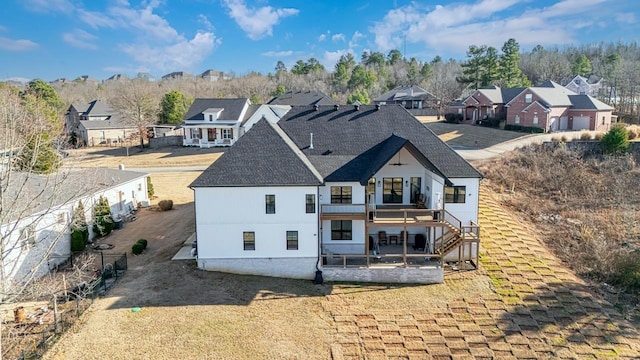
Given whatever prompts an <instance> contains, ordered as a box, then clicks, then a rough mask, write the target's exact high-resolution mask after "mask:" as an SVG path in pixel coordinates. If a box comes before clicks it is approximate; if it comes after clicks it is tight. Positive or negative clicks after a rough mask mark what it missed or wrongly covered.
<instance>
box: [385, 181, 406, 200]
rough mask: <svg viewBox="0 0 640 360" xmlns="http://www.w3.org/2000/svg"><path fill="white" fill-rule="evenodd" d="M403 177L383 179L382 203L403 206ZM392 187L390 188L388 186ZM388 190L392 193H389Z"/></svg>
mask: <svg viewBox="0 0 640 360" xmlns="http://www.w3.org/2000/svg"><path fill="white" fill-rule="evenodd" d="M402 180H403V179H402V178H401V177H392V178H391V177H386V178H382V203H384V204H402V191H403V184H402ZM389 185H390V188H388V186H389ZM387 190H389V191H390V192H389V193H387Z"/></svg>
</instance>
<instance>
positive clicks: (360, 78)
mask: <svg viewBox="0 0 640 360" xmlns="http://www.w3.org/2000/svg"><path fill="white" fill-rule="evenodd" d="M375 82H376V74H375V73H374V72H373V71H370V70H367V69H365V68H364V67H363V66H362V65H356V67H355V68H353V73H352V74H351V78H350V79H349V83H348V84H347V85H348V87H349V89H360V90H369V89H371V87H372V86H373V84H374V83H375Z"/></svg>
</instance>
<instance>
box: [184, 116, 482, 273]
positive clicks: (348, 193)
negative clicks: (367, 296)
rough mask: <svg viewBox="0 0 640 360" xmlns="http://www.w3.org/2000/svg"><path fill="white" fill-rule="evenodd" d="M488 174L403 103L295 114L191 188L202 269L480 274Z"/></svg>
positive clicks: (237, 149) (254, 135)
mask: <svg viewBox="0 0 640 360" xmlns="http://www.w3.org/2000/svg"><path fill="white" fill-rule="evenodd" d="M481 177H482V176H481V174H480V173H479V172H478V171H477V170H475V169H474V168H473V167H472V166H471V165H470V164H469V163H468V162H466V161H465V160H464V159H462V158H461V157H460V156H459V155H458V154H457V153H456V152H455V151H453V150H452V149H451V148H450V147H449V146H448V145H446V144H445V143H443V142H442V141H441V140H440V139H439V138H438V137H437V136H436V135H435V134H434V133H433V132H431V131H430V130H429V129H427V128H426V127H425V126H424V125H423V124H421V123H420V122H419V121H417V120H416V119H415V118H414V117H413V116H412V115H411V114H410V113H408V112H407V111H406V110H405V109H404V108H402V107H401V106H396V105H388V106H379V105H378V106H299V107H293V108H292V109H291V110H290V111H289V112H288V113H287V114H286V115H285V116H284V117H283V118H282V119H280V121H278V122H277V123H272V122H269V121H265V120H262V121H258V122H257V123H256V124H255V125H254V126H253V128H252V130H251V131H249V132H247V133H246V134H245V135H244V136H243V138H242V139H240V140H239V141H238V142H237V143H236V145H234V147H232V148H231V149H230V150H229V151H227V152H226V153H225V154H224V155H222V157H221V158H220V159H218V160H217V161H216V162H215V163H213V164H212V165H211V166H210V167H209V168H208V169H207V170H206V171H204V172H203V173H202V175H201V176H200V177H198V178H197V179H196V180H195V181H194V182H193V183H192V184H191V187H192V188H193V190H194V197H195V209H196V237H197V259H198V260H197V261H198V266H199V267H200V268H203V269H207V270H215V271H228V272H234V273H249V274H258V275H267V276H279V277H292V278H313V277H314V276H315V274H316V271H321V272H322V273H323V274H324V278H325V279H328V280H343V281H377V282H414V283H433V282H441V281H442V280H443V276H444V275H443V274H444V272H443V269H444V267H445V266H446V264H447V263H448V262H455V263H456V264H457V266H464V267H469V266H474V267H475V266H477V255H478V246H479V227H478V225H477V219H478V192H479V182H480V179H481Z"/></svg>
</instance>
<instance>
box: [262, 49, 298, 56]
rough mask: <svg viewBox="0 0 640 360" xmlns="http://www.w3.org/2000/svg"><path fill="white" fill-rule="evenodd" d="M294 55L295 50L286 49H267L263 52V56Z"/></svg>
mask: <svg viewBox="0 0 640 360" xmlns="http://www.w3.org/2000/svg"><path fill="white" fill-rule="evenodd" d="M291 55H293V51H291V50H285V51H266V52H263V53H262V56H269V57H287V56H291Z"/></svg>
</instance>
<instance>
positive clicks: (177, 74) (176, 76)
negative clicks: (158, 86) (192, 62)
mask: <svg viewBox="0 0 640 360" xmlns="http://www.w3.org/2000/svg"><path fill="white" fill-rule="evenodd" d="M182 79H193V75H191V74H189V73H186V72H184V71H174V72H172V73H169V74H166V75H164V76H162V80H164V81H169V80H182Z"/></svg>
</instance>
